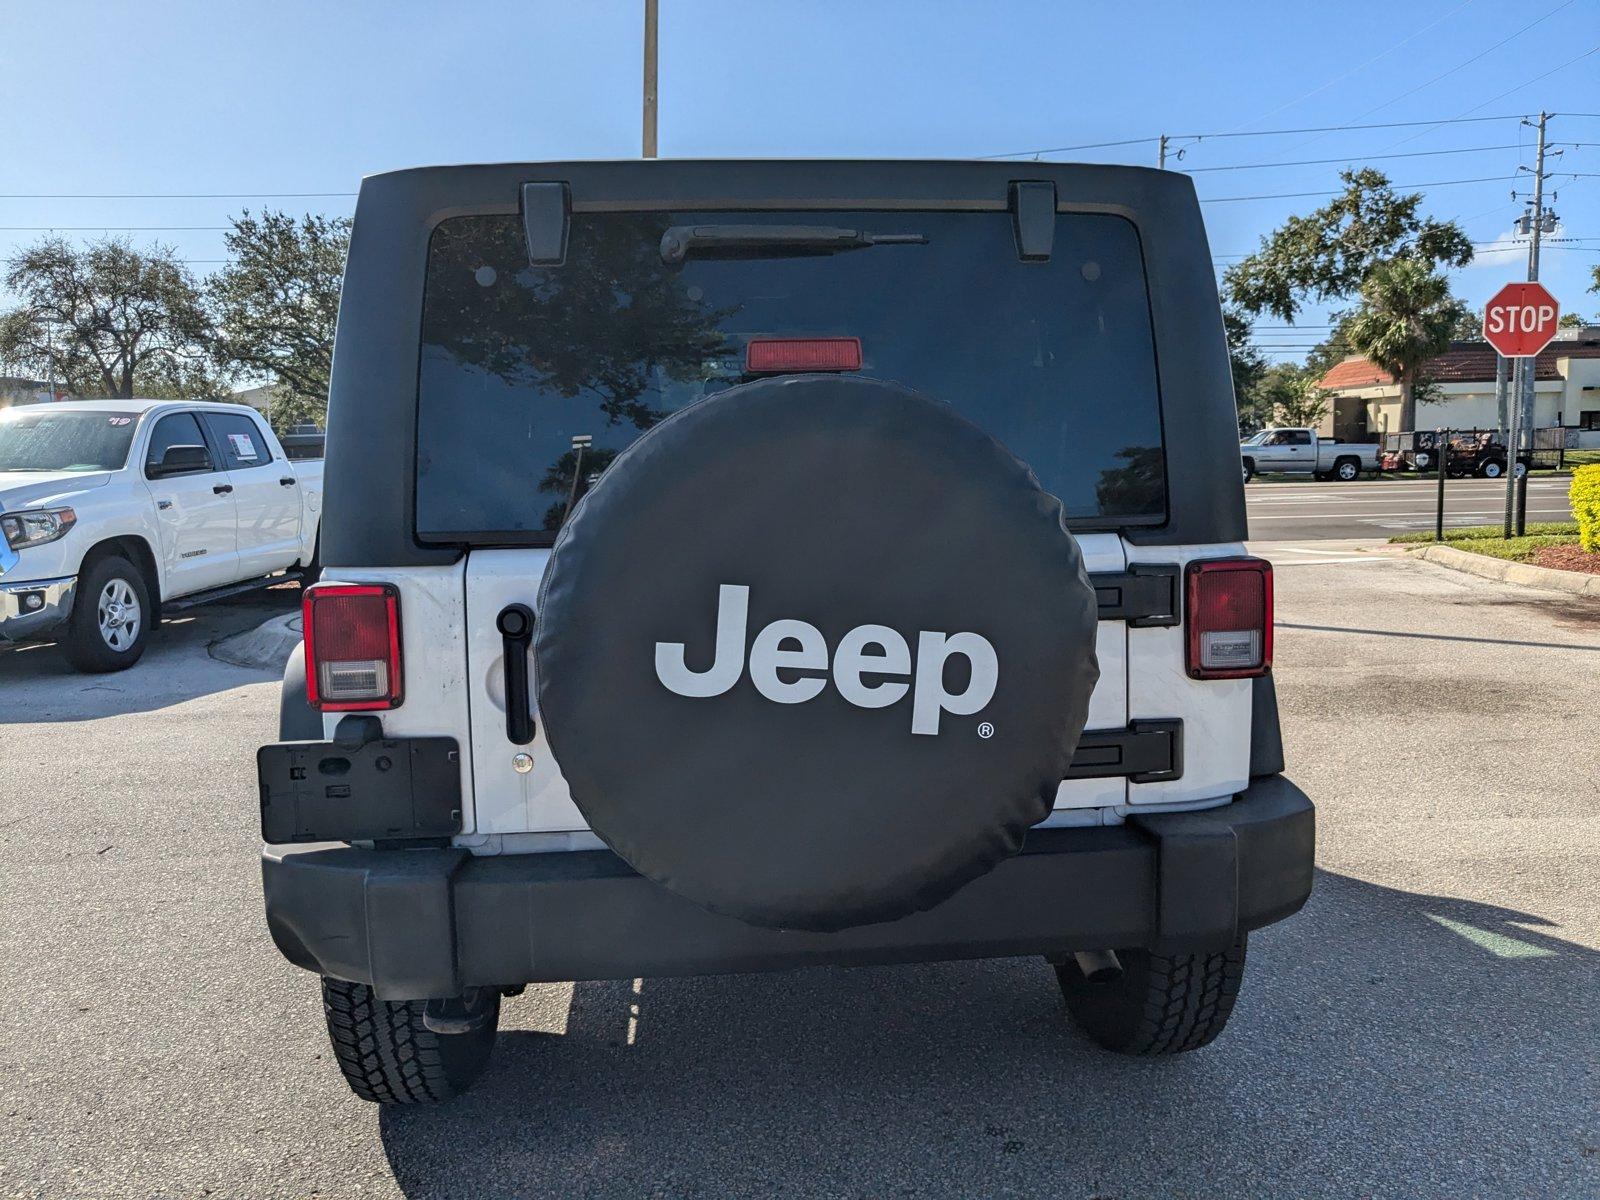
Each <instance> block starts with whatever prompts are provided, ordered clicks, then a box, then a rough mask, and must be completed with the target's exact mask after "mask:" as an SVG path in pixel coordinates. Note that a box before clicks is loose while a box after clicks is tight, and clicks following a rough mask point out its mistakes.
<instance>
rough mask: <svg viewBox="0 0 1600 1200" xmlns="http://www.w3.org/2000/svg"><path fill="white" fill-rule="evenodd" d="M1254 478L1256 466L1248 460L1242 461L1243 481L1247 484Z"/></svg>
mask: <svg viewBox="0 0 1600 1200" xmlns="http://www.w3.org/2000/svg"><path fill="white" fill-rule="evenodd" d="M1255 477H1256V465H1255V463H1253V462H1251V461H1250V460H1249V459H1248V458H1247V459H1245V460H1244V481H1245V482H1246V483H1249V482H1250V481H1251V480H1252V479H1254V478H1255Z"/></svg>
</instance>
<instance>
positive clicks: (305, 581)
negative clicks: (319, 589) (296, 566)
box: [300, 529, 322, 588]
mask: <svg viewBox="0 0 1600 1200" xmlns="http://www.w3.org/2000/svg"><path fill="white" fill-rule="evenodd" d="M321 578H322V530H320V529H318V530H317V540H316V541H315V542H313V543H312V546H311V561H310V562H308V563H307V564H306V565H305V566H303V567H301V568H300V586H301V587H303V588H308V587H310V586H311V585H312V584H313V583H315V582H317V580H319V579H321Z"/></svg>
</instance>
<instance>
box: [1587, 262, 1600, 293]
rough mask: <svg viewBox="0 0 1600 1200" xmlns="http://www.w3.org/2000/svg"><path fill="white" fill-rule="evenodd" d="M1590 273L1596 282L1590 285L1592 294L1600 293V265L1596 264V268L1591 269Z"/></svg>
mask: <svg viewBox="0 0 1600 1200" xmlns="http://www.w3.org/2000/svg"><path fill="white" fill-rule="evenodd" d="M1589 271H1590V274H1591V277H1592V278H1593V279H1594V282H1593V283H1591V284H1590V285H1589V290H1590V291H1591V292H1600V263H1596V264H1595V265H1594V266H1592V267H1590V268H1589Z"/></svg>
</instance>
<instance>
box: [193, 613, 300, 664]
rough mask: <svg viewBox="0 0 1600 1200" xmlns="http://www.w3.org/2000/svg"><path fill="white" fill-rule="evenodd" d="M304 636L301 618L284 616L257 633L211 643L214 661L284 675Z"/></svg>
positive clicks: (274, 618) (264, 623) (297, 615)
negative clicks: (218, 660) (290, 658)
mask: <svg viewBox="0 0 1600 1200" xmlns="http://www.w3.org/2000/svg"><path fill="white" fill-rule="evenodd" d="M300 636H301V635H300V614H299V613H297V612H292V613H284V614H283V615H282V616H278V617H272V618H271V619H269V620H266V621H263V622H262V623H261V624H260V625H257V626H256V627H255V628H254V629H247V630H245V632H243V633H236V634H234V635H233V636H232V637H225V638H220V639H218V640H217V641H215V642H213V643H211V657H212V658H215V659H220V660H221V661H223V662H225V663H232V664H233V665H234V666H236V667H251V668H254V669H255V670H258V671H276V672H278V673H279V674H282V672H283V668H284V665H285V664H286V663H288V661H289V655H291V654H293V653H294V648H295V647H296V646H298V645H299V644H300Z"/></svg>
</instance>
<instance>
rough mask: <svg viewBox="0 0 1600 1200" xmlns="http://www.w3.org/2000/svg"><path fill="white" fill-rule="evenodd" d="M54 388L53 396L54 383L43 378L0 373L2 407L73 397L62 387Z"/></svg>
mask: <svg viewBox="0 0 1600 1200" xmlns="http://www.w3.org/2000/svg"><path fill="white" fill-rule="evenodd" d="M53 390H54V395H53V396H52V385H51V384H49V383H47V382H46V381H45V380H42V379H25V378H22V377H21V376H17V375H0V408H10V407H11V406H12V405H14V404H43V403H44V402H45V401H47V400H50V399H56V400H68V399H71V396H70V394H69V393H68V392H66V391H65V390H63V389H62V388H60V387H55V388H54V389H53Z"/></svg>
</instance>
